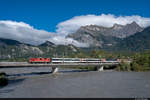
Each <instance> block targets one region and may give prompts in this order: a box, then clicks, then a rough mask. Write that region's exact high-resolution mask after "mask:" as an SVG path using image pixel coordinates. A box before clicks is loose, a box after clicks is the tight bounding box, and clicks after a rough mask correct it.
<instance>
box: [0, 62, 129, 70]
mask: <svg viewBox="0 0 150 100" xmlns="http://www.w3.org/2000/svg"><path fill="white" fill-rule="evenodd" d="M128 63H130V62H128ZM118 64H120V62H119V61H100V62H97V63H93V62H84V63H76V62H70V63H48V64H45V63H41V64H40V63H38V64H31V63H28V62H0V68H23V67H51V68H52V73H56V72H57V71H58V68H59V67H81V66H83V67H84V66H89V67H96V68H97V70H98V71H102V70H103V67H104V66H105V65H118Z"/></svg>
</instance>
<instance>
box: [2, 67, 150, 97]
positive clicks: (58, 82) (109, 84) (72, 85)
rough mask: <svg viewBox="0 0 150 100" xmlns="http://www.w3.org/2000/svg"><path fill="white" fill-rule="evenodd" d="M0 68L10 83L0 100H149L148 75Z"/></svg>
mask: <svg viewBox="0 0 150 100" xmlns="http://www.w3.org/2000/svg"><path fill="white" fill-rule="evenodd" d="M50 70H51V69H50V68H46V67H45V68H44V67H41V68H1V69H0V72H1V71H5V72H6V73H7V74H8V76H7V77H8V78H9V84H8V85H7V86H5V87H1V88H0V97H1V98H136V97H137V98H150V72H117V71H102V72H97V71H80V70H75V69H59V73H57V74H51V73H50Z"/></svg>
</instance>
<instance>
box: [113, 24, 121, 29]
mask: <svg viewBox="0 0 150 100" xmlns="http://www.w3.org/2000/svg"><path fill="white" fill-rule="evenodd" d="M112 28H113V29H121V28H123V25H120V24H116V23H115V24H114V25H113V27H112Z"/></svg>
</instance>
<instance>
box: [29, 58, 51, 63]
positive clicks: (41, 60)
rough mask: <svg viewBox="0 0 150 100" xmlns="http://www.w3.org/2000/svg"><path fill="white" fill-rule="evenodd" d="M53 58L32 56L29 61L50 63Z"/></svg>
mask: <svg viewBox="0 0 150 100" xmlns="http://www.w3.org/2000/svg"><path fill="white" fill-rule="evenodd" d="M50 62H51V58H30V59H29V63H50Z"/></svg>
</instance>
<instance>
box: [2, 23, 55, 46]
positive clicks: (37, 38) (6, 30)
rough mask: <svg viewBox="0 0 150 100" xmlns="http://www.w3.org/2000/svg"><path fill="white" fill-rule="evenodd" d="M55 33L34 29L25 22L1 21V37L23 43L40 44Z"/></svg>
mask: <svg viewBox="0 0 150 100" xmlns="http://www.w3.org/2000/svg"><path fill="white" fill-rule="evenodd" d="M53 35H54V34H53V33H50V32H47V31H44V30H37V29H34V28H33V27H32V26H30V25H29V24H26V23H24V22H14V21H0V37H1V38H7V39H14V40H18V41H20V42H23V43H28V44H34V45H38V44H41V43H43V42H45V41H46V40H48V39H49V38H50V37H52V36H53Z"/></svg>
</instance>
